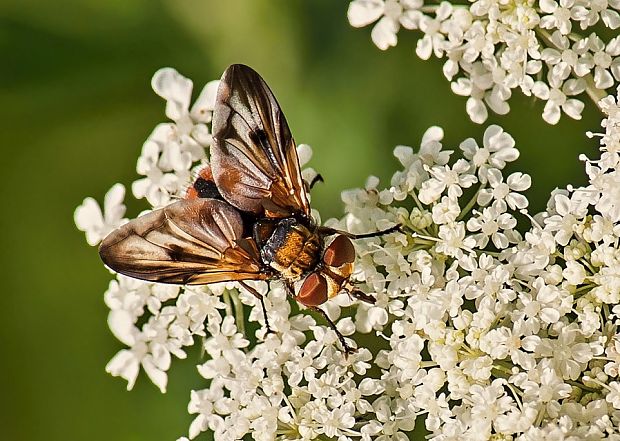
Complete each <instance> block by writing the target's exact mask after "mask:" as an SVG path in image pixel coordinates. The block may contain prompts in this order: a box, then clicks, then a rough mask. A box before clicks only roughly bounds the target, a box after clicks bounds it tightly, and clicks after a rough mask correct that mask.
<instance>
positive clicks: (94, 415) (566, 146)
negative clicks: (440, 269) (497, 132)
mask: <svg viewBox="0 0 620 441" xmlns="http://www.w3.org/2000/svg"><path fill="white" fill-rule="evenodd" d="M347 6H348V2H347V1H334V0H315V1H303V0H271V1H267V0H260V1H258V0H251V1H239V0H227V1H221V0H219V1H218V0H210V1H207V0H202V1H199V0H169V1H161V0H107V1H102V0H57V1H54V2H45V1H42V0H38V1H37V0H2V2H0V54H1V55H2V64H1V67H0V79H1V81H0V103H1V106H0V113H1V119H0V121H2V129H1V130H0V138H1V139H2V142H1V144H0V145H1V146H2V149H3V150H2V157H3V158H4V159H3V160H2V163H3V167H2V174H3V176H4V182H3V185H2V186H0V194H1V196H2V201H3V205H2V216H1V217H0V227H1V229H0V231H2V236H1V237H2V239H1V246H0V268H2V275H3V277H2V278H3V281H4V282H6V285H4V288H3V291H4V293H3V295H2V296H1V297H0V298H1V300H0V302H1V306H2V309H1V310H0V311H1V312H2V319H1V322H0V323H1V325H0V326H1V328H0V329H1V332H0V336H1V337H0V338H1V341H0V343H1V349H0V350H2V353H3V356H2V362H1V363H0V378H1V382H2V383H1V392H0V393H1V394H2V398H1V399H0V403H1V406H2V407H3V409H1V411H0V434H1V438H2V439H6V440H9V439H15V440H67V439H68V440H74V439H84V440H90V441H94V440H111V439H113V440H119V441H120V440H155V439H156V440H170V439H176V438H177V437H178V436H180V435H183V434H186V433H187V428H188V425H189V422H190V421H191V418H192V417H191V416H190V415H188V414H187V412H186V406H187V403H188V401H189V391H190V389H192V388H201V387H203V383H202V382H201V381H200V377H199V375H198V374H197V372H196V371H195V365H196V364H197V363H198V362H199V354H198V353H197V352H196V351H194V352H192V353H190V356H189V357H188V359H187V360H185V361H178V360H177V361H176V362H175V363H173V367H172V369H171V375H170V380H169V392H168V393H167V394H166V395H161V394H160V393H159V392H158V390H157V389H156V388H155V387H154V386H153V385H152V384H150V382H149V381H148V380H147V379H146V378H145V377H144V376H143V375H141V376H140V377H139V379H138V382H137V385H136V387H135V389H134V391H133V392H131V393H128V392H126V391H125V386H126V383H125V382H124V381H123V380H120V379H117V378H112V377H110V376H108V375H107V374H106V373H105V372H104V366H105V364H106V363H107V361H108V360H109V359H110V358H111V357H112V356H113V355H114V354H115V353H116V351H117V350H119V349H120V348H121V346H120V344H119V343H117V341H116V340H115V338H114V337H113V336H112V335H111V334H110V332H109V331H108V329H107V325H106V307H105V305H104V303H103V297H102V293H103V292H104V290H105V289H106V287H107V285H108V281H109V278H110V277H109V274H108V273H107V271H106V270H105V269H104V268H103V266H102V265H101V263H100V261H99V259H98V256H97V253H96V250H95V249H93V248H89V247H88V246H87V245H86V243H85V241H84V237H83V235H82V233H80V232H79V231H77V230H76V228H75V227H74V225H73V211H74V209H75V207H76V206H77V205H79V204H80V203H81V202H82V200H83V198H84V197H86V196H94V197H95V198H97V199H98V200H100V201H101V200H102V198H103V195H104V194H105V192H106V190H107V189H108V188H109V187H110V186H111V185H112V184H113V183H115V182H122V183H124V184H126V185H128V184H129V183H130V182H131V181H133V180H134V179H135V178H136V174H135V162H136V158H137V156H138V154H139V152H140V148H141V144H142V142H143V141H144V140H145V139H146V137H147V136H148V134H149V133H150V131H151V130H152V128H153V127H154V126H155V125H156V124H157V123H158V122H160V121H163V120H164V119H165V116H164V102H163V101H162V100H161V99H160V98H159V97H157V96H156V95H155V94H154V93H153V92H152V91H151V89H150V79H151V76H152V74H153V72H155V70H157V69H158V68H160V67H162V66H173V67H175V68H176V69H178V70H179V71H180V72H181V73H183V74H184V75H186V76H188V77H189V78H192V79H193V80H194V84H195V85H196V86H195V89H196V90H199V89H200V88H201V87H202V85H203V84H204V83H205V82H207V81H209V80H212V79H216V78H219V76H220V74H221V72H222V71H223V70H224V68H225V67H226V66H227V65H228V64H231V63H239V62H241V63H246V64H249V65H250V66H253V67H254V68H255V69H257V70H258V71H259V72H261V74H262V75H263V76H264V78H265V79H266V80H267V81H268V83H269V84H270V85H271V87H272V88H273V90H274V91H275V92H276V95H277V96H278V99H279V101H280V103H281V105H282V107H283V108H284V110H285V112H286V115H287V118H288V120H289V123H290V125H291V128H292V130H293V133H294V135H295V138H296V139H297V141H298V142H306V143H309V144H311V145H312V146H313V147H314V151H315V157H314V159H313V162H312V163H311V165H312V166H314V167H315V168H316V169H317V170H319V171H320V172H321V173H322V175H323V176H324V177H325V181H326V182H325V183H324V184H321V185H318V186H317V187H316V190H315V191H313V203H314V205H315V206H316V207H317V208H319V209H320V210H321V211H322V213H323V215H324V217H328V216H337V215H340V214H341V212H342V206H341V204H340V202H339V194H340V191H341V190H343V189H345V188H349V187H353V186H360V185H363V183H364V181H365V179H366V177H367V176H368V175H369V174H376V175H378V176H380V177H382V178H387V177H389V176H390V174H391V173H392V172H393V170H394V169H395V167H396V161H395V160H394V159H393V158H392V155H391V152H392V148H393V147H394V145H396V144H409V145H414V146H415V145H418V143H419V140H420V138H421V135H422V133H423V132H424V130H425V129H426V128H427V127H428V126H430V125H434V124H436V125H440V126H442V127H444V128H445V130H446V141H447V144H448V145H450V146H456V144H458V142H460V141H461V140H463V139H465V138H466V137H469V136H475V137H477V138H478V139H480V137H481V134H482V132H483V131H484V126H478V125H475V124H473V123H471V122H470V121H469V119H468V117H467V116H466V114H465V110H464V106H465V99H464V98H461V97H456V96H454V95H453V94H452V93H451V92H450V88H449V84H448V83H447V81H446V80H445V79H444V78H443V75H442V73H441V63H440V62H439V61H437V60H432V61H430V62H422V61H421V60H419V59H417V58H416V56H415V54H414V49H413V48H414V47H415V35H413V34H411V33H401V34H400V41H399V45H398V46H397V47H396V48H393V49H391V50H389V51H387V52H381V51H380V50H378V49H377V48H376V47H375V46H374V45H373V44H372V42H371V40H370V28H366V29H362V30H359V29H353V28H352V27H350V26H349V24H348V22H347V19H346V10H347ZM511 104H512V109H513V110H512V112H511V113H510V114H509V115H508V116H506V117H500V118H498V117H493V118H491V119H490V120H489V121H488V123H489V124H490V123H500V124H501V125H503V126H504V128H505V129H506V130H507V131H509V132H510V133H511V134H512V135H513V136H514V137H515V138H516V140H517V145H518V146H519V147H520V149H521V152H522V155H521V158H520V160H519V161H518V164H517V165H516V166H515V168H514V169H520V170H524V171H527V172H528V173H530V174H531V175H532V177H533V183H534V184H533V187H532V189H531V191H530V192H529V197H530V201H531V203H532V206H533V207H534V209H535V211H538V210H539V209H542V208H543V207H544V204H545V201H546V198H547V195H548V194H549V192H550V191H551V190H552V189H553V188H554V187H555V186H563V185H566V184H567V183H573V184H580V183H583V182H584V174H583V171H582V170H583V169H582V165H581V164H580V163H579V161H578V160H577V155H578V153H580V152H584V153H586V154H588V155H590V156H593V155H594V154H595V151H596V144H595V141H592V140H588V139H586V137H585V136H584V132H585V131H586V130H596V129H597V128H598V124H599V120H600V115H599V114H598V113H597V112H596V111H595V110H593V109H592V106H591V103H588V106H590V110H589V111H587V112H586V113H585V115H584V119H583V120H582V121H573V120H570V119H568V118H563V119H562V121H561V122H560V124H558V125H557V126H555V127H552V126H549V125H546V124H545V123H544V122H543V121H542V119H541V116H540V113H541V111H542V103H540V102H533V101H531V100H529V99H526V98H523V97H520V96H517V97H515V99H513V100H512V101H511ZM129 208H130V211H129V214H130V215H131V216H133V215H135V214H137V212H138V211H139V210H140V209H142V208H145V207H144V206H143V205H140V204H135V203H134V204H130V207H129Z"/></svg>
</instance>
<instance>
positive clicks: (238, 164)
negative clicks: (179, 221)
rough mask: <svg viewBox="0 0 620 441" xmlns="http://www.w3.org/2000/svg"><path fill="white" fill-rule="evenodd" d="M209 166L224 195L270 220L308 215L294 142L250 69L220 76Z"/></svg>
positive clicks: (273, 102) (269, 94)
mask: <svg viewBox="0 0 620 441" xmlns="http://www.w3.org/2000/svg"><path fill="white" fill-rule="evenodd" d="M211 166H212V168H213V176H214V178H215V183H216V184H217V187H218V189H219V191H220V193H221V194H222V196H223V197H224V198H225V199H226V200H227V201H228V202H230V203H231V204H232V205H234V206H235V207H237V208H239V209H240V210H243V211H250V212H252V213H263V212H264V213H265V215H266V216H268V217H287V216H290V215H291V214H298V213H301V214H304V215H307V216H309V215H310V206H309V203H308V196H307V194H306V189H305V186H304V182H303V180H302V177H301V173H300V171H299V159H298V158H297V149H296V148H295V141H294V140H293V136H292V135H291V131H290V130H289V127H288V124H287V123H286V118H284V114H283V113H282V110H281V109H280V106H279V105H278V102H277V101H276V98H275V97H274V95H273V93H272V92H271V90H270V89H269V87H268V86H267V84H266V83H265V81H263V79H262V78H261V77H260V75H258V73H256V72H255V71H254V70H253V69H251V68H249V67H248V66H244V65H242V64H233V65H232V66H230V67H229V68H228V69H226V71H225V72H224V75H223V76H222V81H221V83H220V86H219V89H218V91H217V99H216V103H215V110H214V112H213V145H212V146H211Z"/></svg>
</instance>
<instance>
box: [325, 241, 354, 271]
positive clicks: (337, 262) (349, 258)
mask: <svg viewBox="0 0 620 441" xmlns="http://www.w3.org/2000/svg"><path fill="white" fill-rule="evenodd" d="M354 261H355V248H353V243H351V239H349V238H348V237H347V236H343V235H339V236H337V237H336V238H335V239H334V240H333V241H332V243H330V244H329V246H328V247H327V248H326V249H325V253H324V254H323V262H325V264H326V265H328V266H335V267H340V266H342V265H344V264H345V263H353V262H354Z"/></svg>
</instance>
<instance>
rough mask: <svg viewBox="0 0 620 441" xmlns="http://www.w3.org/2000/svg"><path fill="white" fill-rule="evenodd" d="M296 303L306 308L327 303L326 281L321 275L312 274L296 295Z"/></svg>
mask: <svg viewBox="0 0 620 441" xmlns="http://www.w3.org/2000/svg"><path fill="white" fill-rule="evenodd" d="M296 299H297V301H298V302H299V303H301V304H302V305H306V306H319V305H322V304H323V303H325V302H327V281H326V280H325V277H324V276H323V275H322V274H321V273H312V274H310V275H309V276H308V277H306V280H304V283H303V285H301V288H300V290H299V294H297V298H296Z"/></svg>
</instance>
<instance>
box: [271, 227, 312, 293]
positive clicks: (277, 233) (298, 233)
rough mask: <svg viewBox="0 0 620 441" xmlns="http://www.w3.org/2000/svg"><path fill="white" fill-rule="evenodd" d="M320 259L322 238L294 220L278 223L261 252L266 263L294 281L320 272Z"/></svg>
mask: <svg viewBox="0 0 620 441" xmlns="http://www.w3.org/2000/svg"><path fill="white" fill-rule="evenodd" d="M320 257H321V237H320V236H319V235H318V234H317V233H316V232H314V231H311V230H310V229H308V228H307V227H306V226H305V225H303V224H301V223H299V222H298V221H297V220H296V219H294V218H289V219H284V220H282V221H280V222H278V224H277V225H276V227H275V228H274V230H273V232H272V234H271V236H270V237H269V239H268V240H267V241H266V242H265V244H264V246H263V247H262V248H261V258H262V260H263V262H264V263H265V264H266V265H269V266H270V267H272V268H273V269H275V270H276V271H278V273H280V274H281V275H282V277H284V278H286V279H289V280H292V281H296V280H299V279H300V278H301V277H302V276H304V275H305V274H307V273H309V272H310V271H312V270H313V269H314V268H316V266H317V265H318V263H319V259H320Z"/></svg>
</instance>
